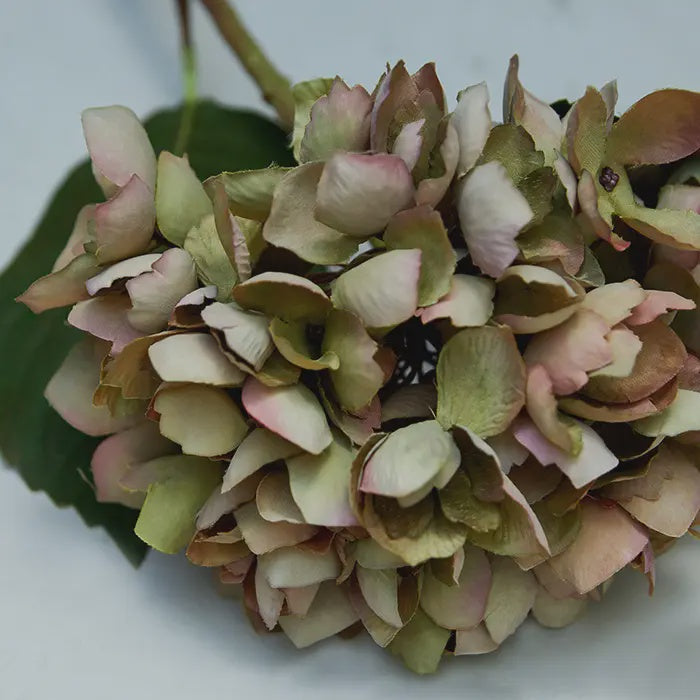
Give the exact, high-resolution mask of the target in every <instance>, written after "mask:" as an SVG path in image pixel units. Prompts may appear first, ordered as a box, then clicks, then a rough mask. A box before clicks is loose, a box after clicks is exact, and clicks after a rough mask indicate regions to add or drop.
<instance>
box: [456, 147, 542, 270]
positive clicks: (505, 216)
mask: <svg viewBox="0 0 700 700" xmlns="http://www.w3.org/2000/svg"><path fill="white" fill-rule="evenodd" d="M457 210H458V212H459V220H460V223H461V225H462V233H463V234H464V240H465V241H466V243H467V248H468V250H469V253H470V255H471V257H472V260H473V261H474V263H475V264H476V265H477V266H478V267H479V268H480V269H481V270H482V272H484V273H485V274H487V275H490V276H491V277H500V276H501V274H503V272H504V271H505V269H506V268H507V267H508V265H510V264H511V263H512V262H513V260H515V258H516V256H517V255H518V246H517V245H516V244H515V237H516V236H517V235H518V233H520V230H521V229H522V228H523V226H525V225H526V224H527V223H529V221H530V220H531V219H532V217H533V211H532V209H531V208H530V205H529V204H528V202H527V200H526V199H525V197H524V196H523V194H521V192H520V191H519V190H518V189H517V188H516V187H515V185H514V184H513V181H512V180H511V179H510V176H509V175H508V173H507V171H506V169H505V168H504V167H503V166H502V165H501V164H500V163H499V162H498V161H495V160H494V161H491V162H489V163H485V164H484V165H478V166H477V167H475V168H474V169H473V170H472V171H471V173H470V174H469V175H468V176H467V177H466V178H465V179H464V181H463V184H462V185H461V189H460V192H459V195H458V202H457Z"/></svg>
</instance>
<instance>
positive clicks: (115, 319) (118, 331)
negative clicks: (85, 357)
mask: <svg viewBox="0 0 700 700" xmlns="http://www.w3.org/2000/svg"><path fill="white" fill-rule="evenodd" d="M130 309H131V304H130V303H129V299H128V297H125V296H122V295H120V296H105V297H95V298H94V299H87V300H85V301H81V302H79V303H77V304H76V305H75V306H74V307H73V308H72V309H71V312H70V313H69V314H68V323H70V325H71V326H74V327H75V328H79V329H80V330H82V331H85V332H86V333H90V335H94V336H95V337H96V338H100V339H102V340H108V341H110V342H111V343H112V348H111V354H112V355H118V354H119V353H120V352H121V351H122V349H123V348H124V346H125V345H128V344H129V343H130V342H131V341H132V340H136V338H139V337H141V335H142V334H141V333H140V332H139V331H137V330H136V329H135V328H133V327H132V326H131V324H130V323H129V320H128V318H127V314H128V312H129V310H130Z"/></svg>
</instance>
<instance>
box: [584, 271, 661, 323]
mask: <svg viewBox="0 0 700 700" xmlns="http://www.w3.org/2000/svg"><path fill="white" fill-rule="evenodd" d="M647 294H648V292H646V291H645V290H643V289H642V288H641V286H640V285H639V282H637V281H636V280H632V279H629V280H625V281H624V282H613V283H612V284H606V285H604V286H602V287H598V289H592V290H590V291H589V292H588V294H586V298H585V299H584V301H583V306H584V308H586V309H589V310H591V311H595V313H597V314H598V316H600V317H601V318H604V319H605V321H606V322H607V324H608V325H609V326H610V328H612V327H613V326H616V325H617V324H618V323H620V322H622V321H624V320H625V319H626V318H627V317H628V316H629V315H630V314H631V313H632V312H633V310H634V309H635V307H637V306H639V305H640V304H642V303H643V302H644V301H645V300H646V298H647Z"/></svg>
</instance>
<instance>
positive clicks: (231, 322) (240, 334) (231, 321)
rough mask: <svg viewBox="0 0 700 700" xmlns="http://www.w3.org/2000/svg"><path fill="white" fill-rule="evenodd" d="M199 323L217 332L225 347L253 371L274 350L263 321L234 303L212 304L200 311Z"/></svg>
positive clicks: (260, 317) (260, 366)
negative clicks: (202, 322) (220, 335)
mask: <svg viewBox="0 0 700 700" xmlns="http://www.w3.org/2000/svg"><path fill="white" fill-rule="evenodd" d="M202 320H203V321H204V323H206V324H207V325H208V326H209V328H213V329H215V330H217V331H221V334H222V335H223V340H224V341H225V344H226V347H228V348H229V349H230V350H231V351H232V352H233V353H234V354H235V355H236V356H237V357H239V358H241V360H243V362H245V363H246V364H247V365H249V366H250V367H252V368H253V369H254V370H255V371H256V372H259V371H260V370H261V369H262V367H263V365H264V364H265V362H266V361H267V359H268V358H269V357H270V355H271V354H272V352H273V350H274V343H273V342H272V336H271V335H270V331H269V328H268V320H267V318H266V317H265V316H262V315H261V314H256V313H251V312H249V311H243V310H242V309H241V308H240V307H239V306H238V305H237V304H222V303H221V302H218V301H217V302H214V303H213V304H210V305H209V306H207V307H206V308H204V309H202Z"/></svg>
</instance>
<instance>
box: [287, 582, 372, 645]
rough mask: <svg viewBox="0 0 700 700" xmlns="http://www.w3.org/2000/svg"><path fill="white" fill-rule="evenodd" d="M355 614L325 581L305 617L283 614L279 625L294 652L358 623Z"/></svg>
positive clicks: (342, 594) (337, 590) (343, 595)
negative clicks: (294, 649)
mask: <svg viewBox="0 0 700 700" xmlns="http://www.w3.org/2000/svg"><path fill="white" fill-rule="evenodd" d="M358 619H359V618H358V615H357V613H356V612H355V610H354V608H353V607H352V605H350V602H349V601H348V597H347V595H346V593H345V591H343V590H342V589H341V588H340V587H338V586H336V585H335V583H334V582H333V581H326V582H325V583H323V584H321V587H320V588H319V590H318V593H317V594H316V597H315V598H314V602H313V603H312V604H311V607H310V608H309V612H308V613H307V614H306V615H305V616H304V617H295V616H293V615H283V616H282V617H280V619H279V624H280V627H281V628H282V630H283V631H284V633H285V634H286V635H287V636H288V637H289V639H290V640H291V641H292V644H294V646H295V647H297V649H303V648H304V647H308V646H311V645H312V644H315V643H316V642H320V641H321V640H322V639H326V638H327V637H332V636H333V635H334V634H338V632H342V631H343V630H344V629H345V628H347V627H350V625H352V624H353V623H355V622H357V620H358Z"/></svg>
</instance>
